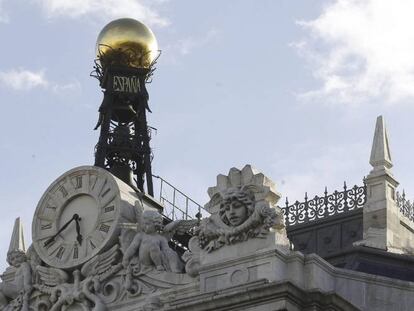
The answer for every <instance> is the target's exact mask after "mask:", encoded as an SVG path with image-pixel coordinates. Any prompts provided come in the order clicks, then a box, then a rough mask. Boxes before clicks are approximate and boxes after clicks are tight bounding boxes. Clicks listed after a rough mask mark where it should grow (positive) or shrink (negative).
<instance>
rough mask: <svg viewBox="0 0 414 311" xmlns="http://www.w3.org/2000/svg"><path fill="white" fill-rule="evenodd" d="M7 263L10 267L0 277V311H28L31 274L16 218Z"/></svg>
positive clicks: (18, 219) (21, 231) (20, 228)
mask: <svg viewBox="0 0 414 311" xmlns="http://www.w3.org/2000/svg"><path fill="white" fill-rule="evenodd" d="M7 262H8V263H9V265H10V267H8V268H7V269H6V271H5V272H4V273H3V274H2V275H1V278H2V280H3V282H2V283H0V310H3V311H6V310H22V311H28V310H29V298H30V294H31V292H32V272H31V268H30V264H29V262H28V258H27V256H26V249H25V245H24V237H23V226H22V224H21V222H20V218H17V219H16V221H15V223H14V227H13V233H12V237H11V240H10V246H9V251H8V252H7Z"/></svg>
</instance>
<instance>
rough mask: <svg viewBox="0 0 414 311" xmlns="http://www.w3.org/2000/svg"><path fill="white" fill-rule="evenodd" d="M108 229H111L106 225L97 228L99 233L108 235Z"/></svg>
mask: <svg viewBox="0 0 414 311" xmlns="http://www.w3.org/2000/svg"><path fill="white" fill-rule="evenodd" d="M110 228H111V227H110V226H108V225H105V224H101V225H100V227H99V231H102V232H105V233H108V231H109V229H110Z"/></svg>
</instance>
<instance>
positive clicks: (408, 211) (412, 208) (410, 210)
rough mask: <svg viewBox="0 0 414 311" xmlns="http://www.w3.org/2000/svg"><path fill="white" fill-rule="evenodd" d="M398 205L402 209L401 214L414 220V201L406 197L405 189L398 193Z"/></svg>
mask: <svg viewBox="0 0 414 311" xmlns="http://www.w3.org/2000/svg"><path fill="white" fill-rule="evenodd" d="M396 202H397V206H398V207H399V209H400V212H401V214H403V215H404V216H405V217H407V218H408V219H409V220H411V221H414V202H411V201H410V200H407V199H406V198H405V191H404V190H403V192H402V194H400V193H399V192H398V191H397V193H396Z"/></svg>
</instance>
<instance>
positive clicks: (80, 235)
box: [75, 217, 83, 245]
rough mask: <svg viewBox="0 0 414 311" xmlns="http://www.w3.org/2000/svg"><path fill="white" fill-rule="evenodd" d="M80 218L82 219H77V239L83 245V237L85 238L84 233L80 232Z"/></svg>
mask: <svg viewBox="0 0 414 311" xmlns="http://www.w3.org/2000/svg"><path fill="white" fill-rule="evenodd" d="M80 220H81V218H80V217H78V218H76V219H75V221H76V233H77V236H76V240H77V241H78V243H79V245H82V239H83V238H82V234H81V233H80V224H79V221H80Z"/></svg>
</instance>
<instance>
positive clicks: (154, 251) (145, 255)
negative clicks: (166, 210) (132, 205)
mask: <svg viewBox="0 0 414 311" xmlns="http://www.w3.org/2000/svg"><path fill="white" fill-rule="evenodd" d="M141 230H142V231H139V232H138V233H136V234H135V236H134V238H133V240H132V242H131V244H129V246H128V248H127V249H126V251H125V252H124V258H123V261H122V264H123V266H124V267H125V268H127V269H128V266H129V264H130V262H131V259H132V258H133V257H136V258H137V259H138V260H137V261H138V264H139V266H140V270H141V271H146V270H151V269H152V268H155V269H156V270H158V271H172V272H178V273H179V272H182V270H183V265H182V263H181V261H180V259H179V257H178V255H177V254H176V253H175V252H174V251H173V250H172V249H171V248H170V247H169V245H168V239H167V238H166V237H165V236H164V235H163V234H162V233H163V219H162V216H161V214H159V213H158V212H156V211H150V210H147V211H144V212H143V213H142V220H141Z"/></svg>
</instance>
